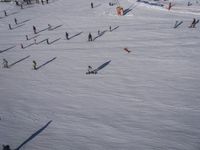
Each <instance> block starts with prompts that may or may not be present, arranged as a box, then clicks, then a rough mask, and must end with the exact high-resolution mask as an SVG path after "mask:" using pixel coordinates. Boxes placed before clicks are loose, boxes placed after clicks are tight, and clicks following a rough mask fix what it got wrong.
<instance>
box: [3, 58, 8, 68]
mask: <svg viewBox="0 0 200 150" xmlns="http://www.w3.org/2000/svg"><path fill="white" fill-rule="evenodd" d="M3 68H8V61H7V60H6V59H5V58H4V59H3Z"/></svg>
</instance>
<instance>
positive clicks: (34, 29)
mask: <svg viewBox="0 0 200 150" xmlns="http://www.w3.org/2000/svg"><path fill="white" fill-rule="evenodd" d="M33 32H34V34H37V32H36V27H35V26H33Z"/></svg>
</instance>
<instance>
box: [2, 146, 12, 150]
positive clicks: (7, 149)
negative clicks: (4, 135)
mask: <svg viewBox="0 0 200 150" xmlns="http://www.w3.org/2000/svg"><path fill="white" fill-rule="evenodd" d="M2 146H3V150H11V149H10V146H9V145H2Z"/></svg>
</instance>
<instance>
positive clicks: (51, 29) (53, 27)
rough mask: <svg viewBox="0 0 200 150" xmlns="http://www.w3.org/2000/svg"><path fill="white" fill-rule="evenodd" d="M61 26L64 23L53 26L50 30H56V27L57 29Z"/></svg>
mask: <svg viewBox="0 0 200 150" xmlns="http://www.w3.org/2000/svg"><path fill="white" fill-rule="evenodd" d="M59 27H62V25H58V26H55V27H53V28H50V29H49V31H52V30H55V29H57V28H59Z"/></svg>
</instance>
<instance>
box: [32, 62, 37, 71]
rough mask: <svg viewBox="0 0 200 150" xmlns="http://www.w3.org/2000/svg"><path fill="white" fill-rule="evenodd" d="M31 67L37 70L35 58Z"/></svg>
mask: <svg viewBox="0 0 200 150" xmlns="http://www.w3.org/2000/svg"><path fill="white" fill-rule="evenodd" d="M33 69H34V70H37V63H36V61H35V60H33Z"/></svg>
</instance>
